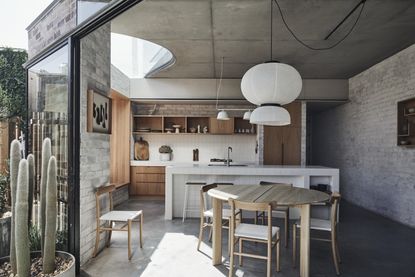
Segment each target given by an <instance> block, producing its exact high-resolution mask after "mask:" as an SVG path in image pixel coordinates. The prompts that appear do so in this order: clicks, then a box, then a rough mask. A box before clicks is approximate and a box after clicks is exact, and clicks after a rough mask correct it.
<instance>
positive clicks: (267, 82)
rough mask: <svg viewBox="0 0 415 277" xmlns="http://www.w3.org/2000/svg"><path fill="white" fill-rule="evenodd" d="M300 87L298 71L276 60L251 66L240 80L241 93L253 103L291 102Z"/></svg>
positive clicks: (300, 81) (298, 92)
mask: <svg viewBox="0 0 415 277" xmlns="http://www.w3.org/2000/svg"><path fill="white" fill-rule="evenodd" d="M301 88H302V80H301V76H300V73H298V71H297V70H296V69H295V68H294V67H292V66H291V65H288V64H283V63H278V62H269V63H262V64H258V65H255V66H253V67H251V68H250V69H249V70H248V71H247V72H246V73H245V74H244V76H243V77H242V81H241V91H242V94H243V95H244V97H245V98H246V100H248V101H249V102H251V103H253V104H255V105H261V104H280V105H285V104H288V103H291V102H293V101H294V100H295V99H296V98H297V97H298V96H299V95H300V92H301Z"/></svg>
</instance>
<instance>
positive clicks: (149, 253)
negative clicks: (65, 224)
mask: <svg viewBox="0 0 415 277" xmlns="http://www.w3.org/2000/svg"><path fill="white" fill-rule="evenodd" d="M118 208H119V209H130V210H143V212H144V247H143V249H140V248H135V249H134V255H133V258H132V260H131V261H128V259H127V236H126V234H125V233H122V232H115V233H114V234H113V239H112V243H111V246H110V247H109V248H106V249H104V250H103V251H102V252H101V253H100V254H99V255H98V256H97V258H95V259H91V261H90V262H89V263H88V264H86V265H84V266H83V267H82V274H81V276H102V277H104V276H111V277H114V276H169V277H173V276H178V277H179V276H180V277H185V276H189V277H193V276H194V277H199V276H227V274H228V265H229V259H228V257H227V234H226V231H224V232H225V233H224V236H223V237H224V240H223V254H224V264H223V265H221V266H217V267H214V266H212V264H211V244H210V243H209V242H208V241H207V234H208V232H207V231H206V236H205V240H204V243H203V244H202V247H201V251H200V252H198V251H196V245H197V236H198V232H199V230H198V227H199V220H197V219H189V220H186V221H185V223H182V221H181V219H176V220H173V221H165V220H164V204H163V201H157V200H129V201H128V203H125V204H123V205H122V206H119V207H118ZM340 216H341V218H340V220H341V223H340V230H339V248H340V254H341V257H342V264H341V272H342V276H353V277H354V276H356V277H363V276H374V277H382V276H385V277H390V276H396V277H406V276H408V277H415V254H414V253H415V230H414V229H411V228H408V227H406V226H403V225H401V224H398V223H395V222H393V221H391V220H388V219H386V218H383V217H381V216H378V215H376V214H374V213H371V212H368V211H366V210H364V209H362V208H359V207H356V206H354V205H351V204H349V203H347V202H342V204H341V214H340ZM275 224H276V225H279V226H283V225H282V222H281V221H279V220H276V222H275ZM135 227H136V228H135V229H134V231H135V234H136V236H135V237H134V239H133V244H134V247H135V246H137V245H138V226H135ZM282 229H283V228H282ZM312 235H314V236H317V235H318V236H322V235H324V234H318V233H317V234H316V233H312ZM247 249H248V251H249V250H252V251H257V252H258V251H259V252H260V253H265V247H263V246H262V244H252V245H250V246H247ZM310 252H311V267H310V272H311V276H316V277H323V276H336V274H335V271H334V266H333V262H332V257H331V252H330V245H329V244H328V243H327V242H321V241H312V242H311V250H310ZM291 256H292V248H291V241H290V246H289V247H288V248H284V247H282V250H281V258H282V261H281V272H279V273H276V272H275V271H273V274H274V276H281V277H286V276H293V277H294V276H295V277H297V276H299V271H298V267H297V268H293V266H292V263H291ZM274 266H275V261H274V260H273V269H274ZM265 269H266V262H265V261H260V260H256V259H249V258H246V259H244V265H243V267H237V270H236V271H235V275H236V276H244V277H247V276H265Z"/></svg>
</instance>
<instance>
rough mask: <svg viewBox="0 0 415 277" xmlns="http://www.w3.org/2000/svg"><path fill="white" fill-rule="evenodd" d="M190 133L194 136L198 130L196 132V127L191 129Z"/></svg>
mask: <svg viewBox="0 0 415 277" xmlns="http://www.w3.org/2000/svg"><path fill="white" fill-rule="evenodd" d="M189 131H190V133H192V134H194V133H196V131H197V130H196V128H195V127H190V128H189Z"/></svg>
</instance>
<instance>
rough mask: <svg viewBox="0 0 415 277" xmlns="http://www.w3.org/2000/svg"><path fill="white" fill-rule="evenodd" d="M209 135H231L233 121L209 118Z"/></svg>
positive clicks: (231, 119)
mask: <svg viewBox="0 0 415 277" xmlns="http://www.w3.org/2000/svg"><path fill="white" fill-rule="evenodd" d="M209 127H210V131H209V132H210V133H212V134H233V129H234V120H233V118H230V119H229V120H217V119H216V118H215V117H210V118H209Z"/></svg>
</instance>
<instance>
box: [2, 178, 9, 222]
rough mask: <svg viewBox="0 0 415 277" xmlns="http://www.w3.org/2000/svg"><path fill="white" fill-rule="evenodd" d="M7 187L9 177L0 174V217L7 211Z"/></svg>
mask: <svg viewBox="0 0 415 277" xmlns="http://www.w3.org/2000/svg"><path fill="white" fill-rule="evenodd" d="M8 187H9V177H8V176H7V175H0V217H1V216H2V215H3V214H4V213H5V212H7V210H8V209H7V189H8Z"/></svg>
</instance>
